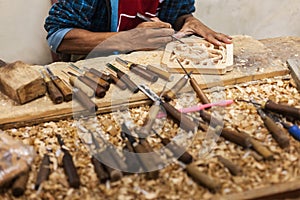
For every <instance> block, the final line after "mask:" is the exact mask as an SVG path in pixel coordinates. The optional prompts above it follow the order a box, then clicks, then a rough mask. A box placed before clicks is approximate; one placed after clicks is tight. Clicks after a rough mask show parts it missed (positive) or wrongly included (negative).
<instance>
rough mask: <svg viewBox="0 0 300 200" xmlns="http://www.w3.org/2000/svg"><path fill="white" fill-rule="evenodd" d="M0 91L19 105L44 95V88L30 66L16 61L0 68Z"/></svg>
mask: <svg viewBox="0 0 300 200" xmlns="http://www.w3.org/2000/svg"><path fill="white" fill-rule="evenodd" d="M0 90H1V91H2V92H3V93H4V94H6V95H7V96H8V97H10V98H11V99H13V100H15V101H16V102H17V103H19V104H25V103H27V102H29V101H32V100H34V99H36V98H38V97H40V96H43V95H45V93H46V86H45V83H44V80H43V79H42V77H41V75H40V73H39V72H38V71H37V70H35V69H34V68H33V67H32V66H30V65H28V64H26V63H23V62H21V61H17V62H14V63H10V64H8V65H5V66H3V67H1V68H0Z"/></svg>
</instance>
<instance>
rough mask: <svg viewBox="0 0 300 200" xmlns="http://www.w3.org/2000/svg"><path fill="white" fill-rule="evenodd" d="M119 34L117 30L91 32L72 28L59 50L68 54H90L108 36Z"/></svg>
mask: <svg viewBox="0 0 300 200" xmlns="http://www.w3.org/2000/svg"><path fill="white" fill-rule="evenodd" d="M115 34H117V33H116V32H91V31H88V30H84V29H76V28H74V29H72V30H71V31H69V32H68V33H67V34H66V35H65V36H64V39H63V40H62V42H61V43H60V45H59V47H58V49H57V52H62V53H67V54H81V55H84V54H88V53H89V52H91V51H92V50H93V49H94V48H95V47H96V46H97V45H99V44H100V43H101V42H103V41H104V40H106V39H107V38H109V37H111V36H113V35H115Z"/></svg>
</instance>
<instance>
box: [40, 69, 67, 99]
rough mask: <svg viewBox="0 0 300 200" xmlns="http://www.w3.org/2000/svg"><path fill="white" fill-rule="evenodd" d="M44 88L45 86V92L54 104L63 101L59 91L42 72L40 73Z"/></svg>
mask: <svg viewBox="0 0 300 200" xmlns="http://www.w3.org/2000/svg"><path fill="white" fill-rule="evenodd" d="M40 73H41V75H42V77H43V79H44V81H45V83H46V86H47V92H48V94H49V97H50V99H51V100H52V102H53V103H55V104H60V103H62V102H63V101H64V96H63V95H62V93H61V92H60V90H59V89H58V88H57V87H56V86H55V84H54V82H53V81H52V80H51V79H50V78H49V77H48V76H47V75H46V74H45V73H44V72H43V71H40Z"/></svg>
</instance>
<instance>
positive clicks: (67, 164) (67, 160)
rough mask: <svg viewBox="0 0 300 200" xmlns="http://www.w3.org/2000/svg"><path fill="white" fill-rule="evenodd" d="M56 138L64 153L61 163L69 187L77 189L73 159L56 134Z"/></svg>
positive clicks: (77, 182)
mask: <svg viewBox="0 0 300 200" xmlns="http://www.w3.org/2000/svg"><path fill="white" fill-rule="evenodd" d="M56 137H57V141H58V143H59V145H60V146H61V149H62V151H63V152H64V156H63V159H62V162H63V168H64V171H65V173H66V175H67V177H68V182H69V185H70V187H72V188H79V186H80V179H79V176H78V173H77V169H76V167H75V165H74V162H73V158H72V156H71V154H70V152H69V151H68V150H67V149H66V148H65V147H64V145H65V144H64V142H63V140H62V138H61V136H60V135H58V134H57V135H56Z"/></svg>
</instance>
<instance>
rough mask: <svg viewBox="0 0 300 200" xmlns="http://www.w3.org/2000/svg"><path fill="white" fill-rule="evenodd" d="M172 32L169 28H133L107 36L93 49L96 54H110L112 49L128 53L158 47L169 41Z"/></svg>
mask: <svg viewBox="0 0 300 200" xmlns="http://www.w3.org/2000/svg"><path fill="white" fill-rule="evenodd" d="M173 34H174V30H173V29H170V28H134V29H131V30H128V31H122V32H119V33H117V34H115V35H113V36H111V37H109V38H107V39H106V40H104V41H103V42H101V43H100V44H99V45H97V47H95V49H94V50H93V51H94V53H97V54H111V53H113V52H114V51H118V52H120V53H128V52H131V51H136V50H153V49H158V48H160V47H163V46H165V45H166V44H167V43H169V42H171V41H172V37H171V36H172V35H173Z"/></svg>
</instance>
